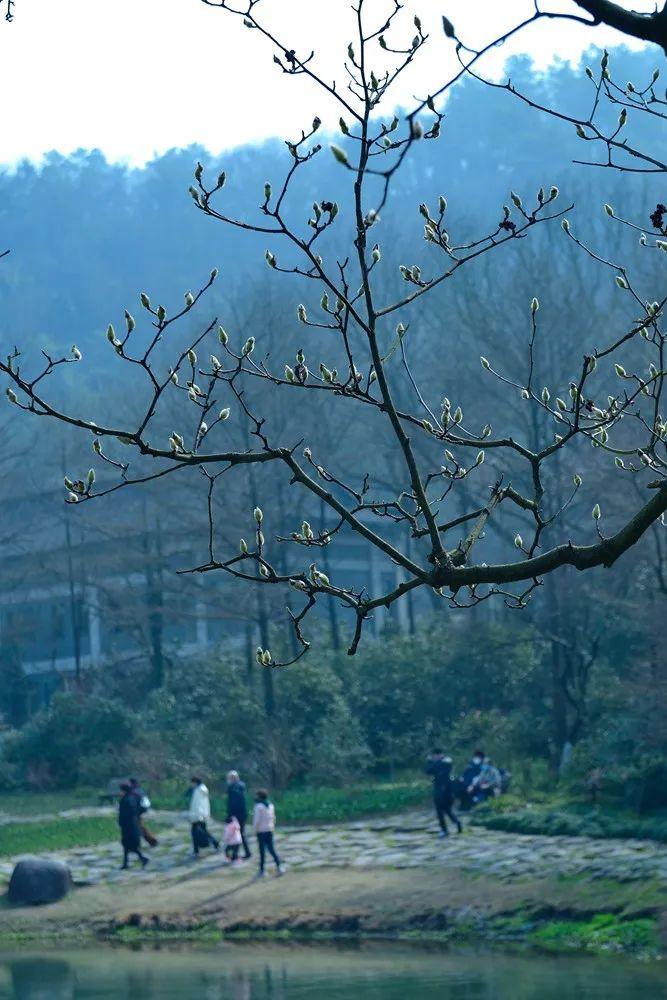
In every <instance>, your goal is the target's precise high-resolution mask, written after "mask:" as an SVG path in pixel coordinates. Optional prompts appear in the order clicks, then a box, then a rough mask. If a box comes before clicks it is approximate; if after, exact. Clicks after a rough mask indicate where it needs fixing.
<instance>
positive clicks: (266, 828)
mask: <svg viewBox="0 0 667 1000" xmlns="http://www.w3.org/2000/svg"><path fill="white" fill-rule="evenodd" d="M252 828H253V830H254V831H255V833H256V835H257V846H258V847H259V871H258V873H257V878H263V877H264V862H265V860H266V852H267V851H268V852H269V854H270V855H271V857H272V858H273V860H274V861H275V863H276V868H277V869H278V875H282V874H283V867H282V865H281V864H280V858H279V857H278V855H277V854H276V849H275V847H274V846H273V833H274V830H275V828H276V810H275V809H274V806H273V802H269V793H268V792H266V791H264V789H261V790H260V791H258V792H256V794H255V811H254V813H253V817H252Z"/></svg>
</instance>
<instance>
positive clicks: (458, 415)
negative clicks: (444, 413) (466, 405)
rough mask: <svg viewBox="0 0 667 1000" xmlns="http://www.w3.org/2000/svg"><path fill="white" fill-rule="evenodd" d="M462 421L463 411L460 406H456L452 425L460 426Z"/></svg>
mask: <svg viewBox="0 0 667 1000" xmlns="http://www.w3.org/2000/svg"><path fill="white" fill-rule="evenodd" d="M462 420H463V410H462V409H461V407H460V406H457V407H456V409H455V410H454V423H455V424H460V423H461V421H462Z"/></svg>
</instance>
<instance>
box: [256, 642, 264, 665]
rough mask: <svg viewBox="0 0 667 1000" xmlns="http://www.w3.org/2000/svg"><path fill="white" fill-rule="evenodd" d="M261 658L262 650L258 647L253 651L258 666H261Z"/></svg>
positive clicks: (262, 655)
mask: <svg viewBox="0 0 667 1000" xmlns="http://www.w3.org/2000/svg"><path fill="white" fill-rule="evenodd" d="M263 657H264V650H263V649H262V647H261V646H258V647H257V649H256V650H255V659H256V660H257V662H258V663H259V664H260V666H261V664H262V660H263Z"/></svg>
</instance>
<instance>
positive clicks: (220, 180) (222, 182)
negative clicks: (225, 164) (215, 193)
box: [218, 170, 227, 188]
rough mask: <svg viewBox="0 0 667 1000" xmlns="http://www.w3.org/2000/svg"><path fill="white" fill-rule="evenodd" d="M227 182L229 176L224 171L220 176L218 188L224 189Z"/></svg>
mask: <svg viewBox="0 0 667 1000" xmlns="http://www.w3.org/2000/svg"><path fill="white" fill-rule="evenodd" d="M226 180H227V175H226V173H225V172H224V170H223V171H222V173H221V174H218V187H219V188H222V187H224V186H225V181H226Z"/></svg>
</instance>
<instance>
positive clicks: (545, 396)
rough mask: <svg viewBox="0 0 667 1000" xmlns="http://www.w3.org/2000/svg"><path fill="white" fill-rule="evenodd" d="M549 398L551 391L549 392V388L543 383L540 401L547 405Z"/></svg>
mask: <svg viewBox="0 0 667 1000" xmlns="http://www.w3.org/2000/svg"><path fill="white" fill-rule="evenodd" d="M550 399H551V393H550V392H549V390H548V389H547V387H546V385H545V387H544V389H542V402H543V403H544V405H545V406H546V405H547V403H548V402H549V400H550Z"/></svg>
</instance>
